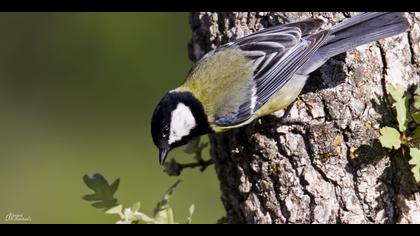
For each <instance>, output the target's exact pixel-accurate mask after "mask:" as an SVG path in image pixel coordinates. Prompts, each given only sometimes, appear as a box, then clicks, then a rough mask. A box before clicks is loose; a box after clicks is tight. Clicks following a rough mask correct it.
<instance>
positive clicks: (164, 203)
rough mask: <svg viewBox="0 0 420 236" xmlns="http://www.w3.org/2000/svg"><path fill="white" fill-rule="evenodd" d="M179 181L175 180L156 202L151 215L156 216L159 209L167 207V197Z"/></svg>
mask: <svg viewBox="0 0 420 236" xmlns="http://www.w3.org/2000/svg"><path fill="white" fill-rule="evenodd" d="M179 183H181V180H177V181H176V182H175V183H174V184H173V185H172V186H171V187H170V188H169V189H168V190H167V191H166V192H165V194H164V195H163V197H162V199H161V200H160V201H159V202H158V203H157V205H156V208H155V210H154V212H153V216H154V217H156V216H157V214H158V213H159V212H160V211H163V210H165V209H166V208H169V206H168V202H169V198H170V197H171V195H172V193H173V192H174V190H175V188H176V187H177V186H178V184H179Z"/></svg>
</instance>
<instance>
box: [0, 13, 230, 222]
mask: <svg viewBox="0 0 420 236" xmlns="http://www.w3.org/2000/svg"><path fill="white" fill-rule="evenodd" d="M0 32H1V37H0V187H1V194H0V223H6V222H5V221H4V217H5V215H6V214H8V213H10V212H12V213H15V214H23V215H24V216H30V217H31V219H32V223H114V222H115V221H116V220H117V219H116V217H115V216H113V215H106V214H104V213H103V212H102V211H101V210H97V209H94V208H93V207H91V206H90V204H89V203H88V202H86V201H84V200H82V199H81V197H82V196H83V195H84V194H87V193H89V192H90V191H89V189H88V188H87V187H86V186H85V185H84V183H83V182H82V176H83V175H84V174H92V173H95V172H100V173H102V174H104V175H105V176H106V177H107V178H108V180H110V181H112V180H114V179H115V178H117V177H120V178H121V184H120V188H119V190H118V192H117V195H116V196H117V197H118V199H119V200H120V202H121V203H122V204H125V205H128V204H132V203H134V202H135V201H141V202H142V210H143V211H144V212H145V213H149V214H151V212H152V209H153V207H154V206H155V203H156V202H157V201H158V200H159V199H160V197H161V196H162V195H163V193H164V192H165V190H166V189H167V188H168V187H169V186H170V185H171V184H173V183H174V182H175V181H176V180H177V179H178V178H176V177H169V176H167V175H166V174H165V173H163V172H162V168H161V167H160V166H159V165H158V159H157V150H156V149H155V147H154V146H153V143H152V140H151V136H150V131H149V130H150V127H149V126H150V118H151V115H152V112H153V108H154V106H155V105H156V104H157V102H158V101H159V99H160V98H161V96H162V95H163V94H164V93H165V92H166V91H168V90H170V89H172V88H174V87H176V86H177V85H178V84H179V83H181V82H182V81H183V80H184V78H185V76H186V74H187V72H188V70H189V67H190V66H191V62H190V61H189V59H188V56H187V42H188V40H189V38H190V36H191V32H190V28H189V25H188V14H187V13H0ZM172 156H176V157H177V160H178V161H179V162H189V161H192V158H191V157H190V156H187V155H186V154H184V153H183V152H182V151H180V150H178V151H176V152H173V153H172ZM179 178H180V179H182V180H183V182H182V183H181V184H180V186H179V187H178V189H177V190H176V191H175V193H174V195H173V197H172V199H171V205H172V206H173V208H174V213H175V219H176V220H177V221H179V222H184V220H185V218H186V217H187V215H188V207H189V205H190V204H191V203H194V204H195V206H196V212H195V215H194V217H193V223H215V222H216V221H217V219H219V218H220V217H221V216H222V215H223V207H222V204H221V202H220V192H219V186H218V182H217V177H216V175H215V171H214V167H213V166H211V167H210V168H208V169H207V170H206V171H205V172H204V173H201V172H199V170H189V169H188V170H185V171H184V172H183V173H182V175H181V176H180V177H179Z"/></svg>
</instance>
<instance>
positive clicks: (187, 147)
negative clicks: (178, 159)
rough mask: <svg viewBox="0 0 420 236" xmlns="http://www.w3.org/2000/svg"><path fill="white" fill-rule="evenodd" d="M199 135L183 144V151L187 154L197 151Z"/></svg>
mask: <svg viewBox="0 0 420 236" xmlns="http://www.w3.org/2000/svg"><path fill="white" fill-rule="evenodd" d="M199 144H200V137H197V138H195V139H193V140H192V141H190V142H189V143H188V144H187V145H185V148H184V152H185V153H187V154H194V153H197V151H198V150H199Z"/></svg>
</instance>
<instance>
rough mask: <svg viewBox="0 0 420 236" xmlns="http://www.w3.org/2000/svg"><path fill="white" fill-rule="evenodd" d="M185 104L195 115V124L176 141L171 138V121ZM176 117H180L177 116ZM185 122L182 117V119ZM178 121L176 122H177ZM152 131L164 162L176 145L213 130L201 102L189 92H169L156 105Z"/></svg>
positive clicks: (161, 159)
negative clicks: (174, 112)
mask: <svg viewBox="0 0 420 236" xmlns="http://www.w3.org/2000/svg"><path fill="white" fill-rule="evenodd" d="M180 104H181V105H184V106H185V107H186V110H189V111H190V112H188V113H190V116H192V117H193V119H194V123H195V125H194V126H193V127H191V130H189V131H188V133H187V134H186V135H185V136H181V137H179V136H178V137H177V138H178V139H176V140H175V141H174V140H172V141H171V142H170V138H171V135H173V134H171V127H170V126H171V121H172V118H173V117H172V114H173V111H174V110H175V109H176V108H177V107H178V106H179V105H180ZM181 117H183V116H181ZM174 119H179V117H175V118H174ZM177 122H183V121H182V118H181V119H180V121H178V120H177ZM175 123H176V122H175ZM151 132H152V138H153V142H154V144H155V145H156V146H157V147H158V148H159V163H160V164H161V165H163V164H164V162H165V159H166V156H167V155H168V153H169V152H170V151H171V150H172V149H173V148H175V147H178V146H181V145H183V144H186V143H188V142H189V141H190V140H191V139H193V138H194V137H197V136H200V135H203V134H206V133H210V132H212V130H211V128H210V126H209V124H208V121H207V116H206V115H205V113H204V109H203V106H202V105H201V103H200V102H199V101H198V100H197V99H196V98H195V97H194V96H193V95H192V94H191V93H189V92H169V93H167V94H166V95H165V96H164V97H163V98H162V100H161V101H160V102H159V104H158V105H157V106H156V108H155V111H154V113H153V117H152V122H151Z"/></svg>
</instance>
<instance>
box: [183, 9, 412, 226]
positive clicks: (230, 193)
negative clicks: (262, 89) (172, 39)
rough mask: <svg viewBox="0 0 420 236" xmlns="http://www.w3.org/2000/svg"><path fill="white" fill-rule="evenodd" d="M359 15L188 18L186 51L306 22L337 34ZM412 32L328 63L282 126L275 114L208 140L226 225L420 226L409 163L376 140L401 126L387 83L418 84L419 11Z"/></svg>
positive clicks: (253, 14) (258, 14)
mask: <svg viewBox="0 0 420 236" xmlns="http://www.w3.org/2000/svg"><path fill="white" fill-rule="evenodd" d="M352 15H355V13H346V12H337V13H316V12H299V13H285V12H248V13H239V12H228V13H210V12H199V13H191V15H190V24H191V27H192V30H193V35H192V40H191V42H190V44H189V54H190V58H191V59H192V60H193V61H196V60H197V59H198V58H200V57H201V56H202V55H203V54H204V53H206V52H207V51H209V50H211V49H213V48H215V47H217V46H219V45H220V44H223V43H226V42H228V41H229V40H232V39H235V38H239V37H242V36H244V35H247V34H249V33H251V32H254V31H256V30H259V29H261V28H266V27H269V26H272V25H276V24H282V23H287V22H293V21H297V20H301V19H304V18H308V17H319V18H322V19H324V20H325V22H326V24H325V26H324V27H330V26H331V25H333V24H334V23H337V22H339V21H341V20H343V19H345V18H346V17H350V16H352ZM407 16H408V18H409V20H410V23H411V30H410V32H408V33H405V34H401V35H399V36H395V37H392V38H387V39H384V40H381V41H379V42H375V43H370V44H367V45H363V46H360V47H358V48H356V49H353V50H351V51H349V52H347V53H344V54H342V55H339V56H336V57H334V58H332V59H330V60H329V61H328V62H327V63H326V64H325V65H324V66H322V67H321V68H320V69H319V70H317V71H316V72H314V73H313V74H312V75H311V78H310V79H309V81H308V83H307V85H306V86H305V88H304V91H303V92H302V94H301V95H300V96H299V98H298V99H297V100H296V102H294V104H293V105H292V108H291V110H290V113H289V115H288V117H290V118H292V119H299V120H300V121H302V122H303V124H294V125H290V124H289V125H284V124H283V125H282V124H281V123H280V119H279V118H278V117H280V115H281V114H282V112H277V113H276V114H274V115H273V116H269V117H264V118H262V119H260V120H258V121H256V122H254V123H252V124H250V125H248V126H246V127H244V128H239V129H235V130H232V131H230V132H227V133H223V134H218V135H211V137H210V139H211V155H212V157H213V159H214V161H215V168H216V171H217V174H218V178H219V180H220V188H221V191H222V197H221V198H222V201H223V204H224V207H225V209H226V212H227V213H226V217H224V218H223V219H222V220H221V221H220V222H223V223H420V194H419V192H418V187H417V186H416V184H415V182H414V179H413V177H412V174H411V172H410V166H409V164H408V160H406V159H404V158H402V157H400V156H395V155H391V154H390V152H388V151H387V150H384V149H383V148H382V147H381V145H380V143H379V142H378V136H379V129H380V128H381V127H382V126H384V125H395V123H396V119H395V114H394V112H393V110H392V107H391V106H390V104H389V102H388V100H387V97H386V96H385V94H386V88H385V84H386V83H388V82H393V81H399V83H400V84H403V85H406V86H408V85H409V84H414V83H417V82H418V81H419V74H420V24H419V22H420V13H410V14H407Z"/></svg>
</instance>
